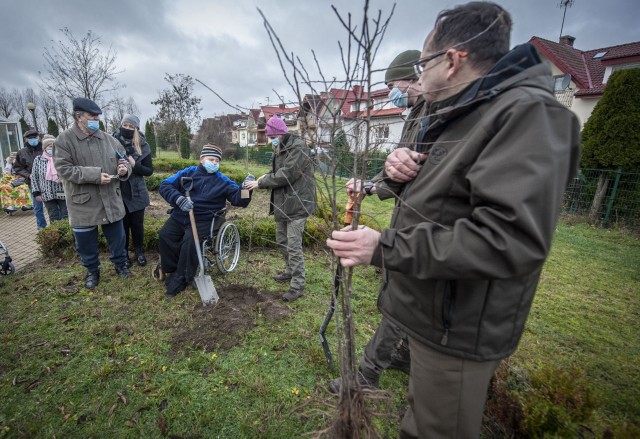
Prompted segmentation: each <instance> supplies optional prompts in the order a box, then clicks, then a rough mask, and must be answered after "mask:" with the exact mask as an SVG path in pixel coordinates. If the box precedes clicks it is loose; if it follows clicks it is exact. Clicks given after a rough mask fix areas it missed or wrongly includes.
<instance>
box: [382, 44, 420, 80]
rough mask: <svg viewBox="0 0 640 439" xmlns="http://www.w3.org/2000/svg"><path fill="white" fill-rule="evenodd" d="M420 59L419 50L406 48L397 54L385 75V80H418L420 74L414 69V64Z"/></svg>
mask: <svg viewBox="0 0 640 439" xmlns="http://www.w3.org/2000/svg"><path fill="white" fill-rule="evenodd" d="M419 60H420V51H419V50H405V51H404V52H402V53H401V54H400V55H398V56H396V57H395V58H394V59H393V61H391V64H389V67H387V72H386V73H385V75H384V82H390V81H400V80H403V79H404V80H409V81H411V80H417V79H418V75H416V72H415V71H414V70H413V65H414V64H415V63H417V62H418V61H419Z"/></svg>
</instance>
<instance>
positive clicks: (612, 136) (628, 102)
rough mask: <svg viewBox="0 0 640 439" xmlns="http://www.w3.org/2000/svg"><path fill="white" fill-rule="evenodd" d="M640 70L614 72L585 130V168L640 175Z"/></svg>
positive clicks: (583, 153) (583, 137) (583, 154)
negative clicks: (621, 171)
mask: <svg viewBox="0 0 640 439" xmlns="http://www.w3.org/2000/svg"><path fill="white" fill-rule="evenodd" d="M638 127H640V69H627V70H620V71H617V72H614V73H613V74H612V75H611V77H610V78H609V81H608V82H607V88H606V89H605V92H604V94H603V95H602V98H601V99H600V101H598V103H597V104H596V106H595V108H594V109H593V112H592V113H591V116H590V117H589V120H587V122H586V123H585V125H584V129H583V130H582V167H583V168H595V169H618V168H620V169H622V170H623V171H625V172H640V129H638Z"/></svg>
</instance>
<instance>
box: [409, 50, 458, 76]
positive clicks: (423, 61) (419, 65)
mask: <svg viewBox="0 0 640 439" xmlns="http://www.w3.org/2000/svg"><path fill="white" fill-rule="evenodd" d="M448 50H449V49H447V50H441V51H440V52H436V53H433V54H431V55H429V56H425V57H424V58H420V59H419V60H418V61H417V62H416V64H414V65H413V70H414V71H415V72H416V75H418V77H420V75H422V72H424V69H425V67H426V66H427V63H428V62H429V61H432V60H434V59H436V58H437V57H439V56H442V55H444V54H445V53H447V51H448ZM456 52H458V56H459V57H460V58H464V57H465V56H467V55H469V52H466V51H464V50H456Z"/></svg>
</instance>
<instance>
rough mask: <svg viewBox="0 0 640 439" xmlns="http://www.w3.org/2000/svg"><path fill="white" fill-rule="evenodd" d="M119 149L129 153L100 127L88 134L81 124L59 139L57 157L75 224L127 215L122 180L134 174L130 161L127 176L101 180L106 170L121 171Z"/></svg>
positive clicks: (106, 222)
mask: <svg viewBox="0 0 640 439" xmlns="http://www.w3.org/2000/svg"><path fill="white" fill-rule="evenodd" d="M116 150H117V151H120V153H122V154H123V156H124V155H125V150H124V148H123V147H122V146H121V145H120V142H118V141H117V140H116V139H114V138H113V137H111V136H109V135H107V134H105V133H104V132H102V131H99V130H98V131H96V132H95V133H94V134H93V135H87V134H85V133H83V132H82V131H81V130H80V128H78V126H77V125H74V126H73V127H72V128H70V129H68V130H66V131H64V132H63V133H62V134H60V135H59V136H58V139H57V140H56V141H55V148H54V153H53V159H54V164H55V167H56V170H57V171H58V176H59V177H60V179H61V180H62V182H63V185H64V193H65V196H66V198H67V209H68V211H69V223H70V224H71V226H72V227H87V226H95V225H102V224H109V223H114V222H116V221H118V220H121V219H122V218H123V217H124V214H125V210H124V204H123V202H122V194H121V193H120V181H121V180H127V179H128V178H129V175H131V166H130V165H129V163H128V162H127V164H126V166H127V174H126V175H125V176H124V177H120V179H114V180H113V181H112V182H111V183H109V184H100V174H101V173H102V172H106V173H108V174H110V175H115V174H117V166H118V156H117V154H116Z"/></svg>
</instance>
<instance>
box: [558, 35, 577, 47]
mask: <svg viewBox="0 0 640 439" xmlns="http://www.w3.org/2000/svg"><path fill="white" fill-rule="evenodd" d="M575 40H576V37H572V36H571V35H562V36H561V37H560V44H562V45H563V46H569V47H573V42H574V41H575Z"/></svg>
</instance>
